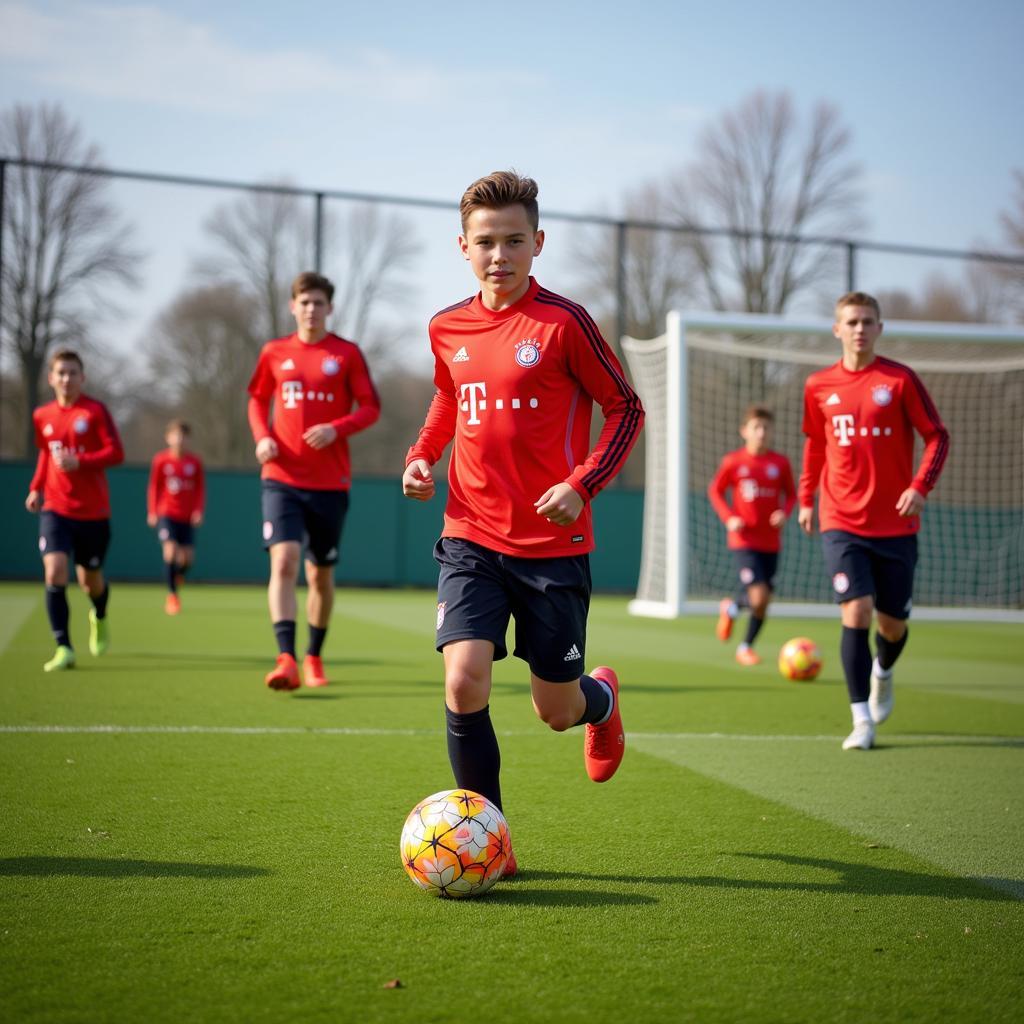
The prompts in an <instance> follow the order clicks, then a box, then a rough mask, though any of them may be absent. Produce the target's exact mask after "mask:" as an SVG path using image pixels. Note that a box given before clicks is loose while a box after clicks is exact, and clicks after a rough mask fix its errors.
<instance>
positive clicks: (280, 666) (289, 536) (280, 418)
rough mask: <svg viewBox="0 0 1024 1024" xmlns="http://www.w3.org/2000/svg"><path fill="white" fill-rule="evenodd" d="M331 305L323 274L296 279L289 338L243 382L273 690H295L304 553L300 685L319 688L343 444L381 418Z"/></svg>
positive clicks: (340, 514)
mask: <svg viewBox="0 0 1024 1024" xmlns="http://www.w3.org/2000/svg"><path fill="white" fill-rule="evenodd" d="M333 299H334V285H333V284H332V283H331V282H330V281H329V280H328V279H327V278H326V277H322V276H321V275H320V274H315V273H311V272H307V273H304V274H299V276H298V277H297V278H296V279H295V281H294V282H293V283H292V297H291V304H290V307H289V308H290V309H291V313H292V316H293V317H294V318H295V327H296V330H295V333H294V334H291V335H289V336H288V337H286V338H278V339H276V340H275V341H269V342H267V344H266V345H264V346H263V350H262V351H261V352H260V356H259V360H258V362H257V363H256V369H255V371H254V372H253V375H252V379H251V380H250V381H249V395H250V399H249V426H250V427H251V428H252V435H253V438H254V440H255V441H256V458H257V460H258V461H259V463H260V465H261V466H262V467H263V469H262V472H261V477H262V481H263V483H262V507H263V540H264V546H265V547H266V549H267V550H268V552H269V553H270V584H269V587H268V591H267V596H268V602H269V605H270V619H271V622H272V623H273V626H274V635H275V637H276V638H277V646H278V651H279V654H278V657H277V664H276V665H275V666H274V668H273V669H272V670H271V671H270V672H269V673H268V674H267V677H266V684H267V686H269V687H270V688H271V689H274V690H294V689H297V688H298V687H299V686H300V685H301V683H300V679H299V669H298V665H297V664H296V661H295V619H296V614H297V603H296V596H295V587H296V582H297V580H298V574H299V561H300V556H302V555H303V551H304V554H305V569H306V582H307V584H308V585H309V594H308V597H307V600H306V620H307V622H308V623H309V645H308V647H307V648H306V656H305V658H304V659H303V664H302V672H303V679H304V680H305V683H306V685H307V686H326V685H327V682H328V680H327V677H326V676H325V675H324V667H323V662H322V660H321V649H322V647H323V642H324V638H325V637H326V635H327V624H328V622H329V621H330V617H331V610H332V608H333V607H334V566H335V564H336V563H337V561H338V545H339V544H340V542H341V528H342V525H343V523H344V520H345V513H346V511H347V510H348V499H349V495H348V492H349V487H350V486H351V469H350V462H349V449H348V438H349V436H350V435H352V434H355V433H357V432H358V431H360V430H365V429H366V428H367V427H369V426H371V425H372V424H373V423H376V422H377V419H378V418H379V417H380V399H379V398H378V397H377V390H376V388H375V387H374V386H373V381H372V379H371V378H370V371H369V368H368V367H367V365H366V360H365V359H364V358H363V354H362V352H361V351H360V349H359V346H358V345H355V344H353V343H352V342H351V341H346V340H345V339H344V338H339V337H338V336H337V335H336V334H331V333H330V332H329V331H328V330H327V318H328V317H329V316H330V314H331V312H332V311H333V309H334V307H333V305H332V302H333ZM271 403H273V423H272V424H271V418H270V411H271ZM353 406H355V408H353Z"/></svg>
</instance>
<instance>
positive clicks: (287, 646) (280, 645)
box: [274, 619, 295, 658]
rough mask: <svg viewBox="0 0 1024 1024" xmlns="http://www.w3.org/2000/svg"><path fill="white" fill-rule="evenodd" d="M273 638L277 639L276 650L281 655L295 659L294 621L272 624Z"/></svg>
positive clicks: (283, 620) (287, 620) (285, 620)
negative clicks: (288, 655) (287, 655)
mask: <svg viewBox="0 0 1024 1024" xmlns="http://www.w3.org/2000/svg"><path fill="white" fill-rule="evenodd" d="M274 636H275V637H276V638H277V649H278V650H279V651H280V652H281V653H282V654H290V655H291V656H292V657H293V658H294V657H295V620H294V619H282V620H281V621H280V622H275V623H274Z"/></svg>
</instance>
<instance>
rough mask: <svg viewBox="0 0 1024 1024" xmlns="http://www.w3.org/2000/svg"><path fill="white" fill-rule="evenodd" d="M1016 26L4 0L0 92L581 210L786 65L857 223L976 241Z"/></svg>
mask: <svg viewBox="0 0 1024 1024" xmlns="http://www.w3.org/2000/svg"><path fill="white" fill-rule="evenodd" d="M1022 42H1024V3H1021V2H1020V0H976V2H974V3H970V4H968V3H964V2H956V3H954V2H950V0H936V2H932V3H930V4H927V5H925V4H922V3H920V2H907V0H890V2H888V3H878V2H874V0H866V2H862V3H859V4H857V5H851V4H849V3H833V2H831V0H817V2H804V0H798V2H791V3H787V2H784V0H783V2H778V3H775V4H765V3H763V2H759V3H739V2H732V0H719V2H717V3H713V4H712V3H700V4H697V3H690V2H682V0H675V2H671V3H669V2H665V3H663V2H660V0H659V2H647V3H645V2H642V0H638V2H634V3H632V4H624V3H607V2H604V0H597V2H590V3H576V2H566V3H559V2H557V0H549V2H547V3H537V2H534V0H525V2H519V3H515V4H507V3H506V4H492V5H487V4H469V3H455V2H452V3H447V2H444V0H435V2H434V3H432V4H424V3H417V4H410V3H390V4H387V3H378V4H373V3H366V2H360V3H358V4H357V3H352V2H344V3H338V4H333V5H328V4H324V5H308V6H307V5H283V4H263V3H246V4H242V3H235V2H221V3H217V4H210V3H208V2H203V3H200V2H196V0H178V2H175V3H173V4H171V3H167V2H161V0H151V2H149V3H147V4H144V5H143V4H133V3H111V2H108V3H72V2H62V0H52V2H51V0H32V2H28V0H0V97H2V101H3V105H6V104H8V103H10V102H12V101H23V102H32V101H37V100H42V99H46V100H59V101H60V102H61V103H63V104H64V105H65V107H66V108H67V109H68V110H69V112H70V113H71V114H72V115H73V116H74V117H75V118H76V119H78V120H79V121H80V122H81V124H82V126H83V127H84V129H85V132H86V134H87V136H88V137H90V138H91V139H92V140H94V141H96V142H97V143H98V144H99V145H100V146H101V148H102V151H103V154H104V156H105V158H106V161H107V162H108V163H109V164H110V165H112V166H115V167H125V168H133V169H142V170H162V171H171V172H179V173H187V174H199V175H211V176H223V177H230V178H235V179H253V180H258V179H266V178H268V177H277V176H281V175H284V176H287V177H288V178H290V179H292V180H294V181H295V182H297V183H299V184H302V185H308V186H315V187H323V188H341V189H353V190H366V191H385V192H396V193H404V194H410V195H417V196H424V197H431V198H441V199H456V198H457V197H458V195H459V194H460V193H461V191H462V189H463V188H464V187H465V185H466V184H468V182H469V181H471V180H472V179H473V178H475V177H477V176H478V175H479V174H482V173H486V172H488V171H490V170H492V169H494V168H497V167H504V166H510V165H511V166H516V167H517V168H519V169H521V170H523V171H526V172H528V173H530V174H532V175H533V176H534V177H536V178H537V179H538V180H539V182H540V184H541V201H542V210H543V207H544V206H545V205H546V206H547V207H548V208H550V209H558V210H565V211H574V212H587V211H595V210H605V211H615V210H616V207H617V203H618V200H619V199H620V197H621V195H622V193H623V192H624V190H626V189H628V188H630V187H632V186H636V185H639V184H641V183H643V182H644V181H646V180H649V179H652V178H659V177H663V176H664V175H665V174H666V173H668V172H669V171H671V170H672V169H673V168H674V167H678V166H680V165H682V164H684V163H686V162H687V161H688V160H689V159H690V158H691V157H692V155H693V151H694V141H695V139H696V137H697V135H698V134H699V131H700V129H701V127H702V126H703V125H704V124H706V123H707V122H708V121H709V119H712V118H714V117H715V116H716V115H717V114H719V113H720V112H722V111H723V110H725V109H727V108H730V107H734V106H735V105H736V104H737V103H738V102H739V101H740V100H741V99H742V98H743V97H745V96H746V95H748V94H749V93H751V92H752V91H753V90H755V89H758V88H765V89H770V90H778V89H787V90H789V91H791V92H792V93H793V95H794V97H795V98H796V100H797V102H798V105H799V108H800V109H801V110H803V111H806V110H808V109H809V108H810V106H811V105H812V104H813V103H815V102H816V101H818V100H826V101H828V102H830V103H832V104H834V105H835V106H837V107H838V108H839V110H840V112H841V114H842V117H843V118H844V120H845V122H846V123H847V124H848V125H849V126H850V127H851V128H852V131H853V155H854V156H855V157H856V159H857V160H858V161H859V162H860V163H861V164H862V165H863V167H864V169H865V172H866V175H865V185H866V199H867V201H866V204H865V212H866V219H867V224H866V228H865V230H864V232H863V237H865V238H872V239H880V240H886V241H902V242H912V243H917V244H926V245H937V246H944V247H954V248H959V247H969V246H972V245H974V244H977V243H979V242H982V241H983V240H988V241H989V242H990V243H995V242H996V241H997V239H998V213H999V211H1000V210H1001V209H1004V208H1006V207H1007V206H1008V205H1009V201H1010V196H1011V192H1012V178H1011V171H1012V169H1013V168H1014V167H1019V168H1024V101H1022V97H1024V60H1022V59H1021V55H1020V47H1021V44H1022ZM445 230H447V227H446V228H445ZM453 233H454V230H453ZM549 244H550V240H549ZM157 265H159V262H158V264H157ZM167 266H170V263H167ZM164 276H167V274H165V275H164ZM466 284H467V285H469V284H470V282H469V281H467V282H466ZM462 290H463V291H465V292H468V291H469V290H470V288H469V287H464V288H463V289H462ZM456 297H457V296H456ZM451 298H452V296H450V295H448V294H444V295H437V296H430V297H429V299H425V300H424V301H425V302H426V304H427V305H428V306H431V307H433V308H437V307H439V306H441V305H444V304H445V303H446V302H447V301H450V299H451ZM435 299H436V301H435Z"/></svg>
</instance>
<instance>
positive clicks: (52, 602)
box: [46, 584, 71, 647]
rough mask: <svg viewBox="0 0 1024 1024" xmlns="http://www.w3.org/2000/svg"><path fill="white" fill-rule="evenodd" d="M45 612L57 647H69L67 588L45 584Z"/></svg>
mask: <svg viewBox="0 0 1024 1024" xmlns="http://www.w3.org/2000/svg"><path fill="white" fill-rule="evenodd" d="M46 614H47V615H48V616H49V617H50V629H52V630H53V637H54V639H55V640H56V641H57V646H58V647H62V646H63V647H70V646H71V635H70V634H69V633H68V619H69V617H70V612H69V610H68V588H67V587H57V586H50V585H49V584H47V586H46Z"/></svg>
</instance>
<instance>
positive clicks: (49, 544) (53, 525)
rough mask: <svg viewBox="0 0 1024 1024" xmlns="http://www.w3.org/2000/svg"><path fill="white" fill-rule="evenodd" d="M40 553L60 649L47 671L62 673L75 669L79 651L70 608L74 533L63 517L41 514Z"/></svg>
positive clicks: (48, 611)
mask: <svg viewBox="0 0 1024 1024" xmlns="http://www.w3.org/2000/svg"><path fill="white" fill-rule="evenodd" d="M39 550H40V551H41V552H42V555H43V584H44V586H45V587H46V614H47V617H48V618H49V620H50V629H51V630H52V632H53V637H54V640H55V641H56V642H57V649H56V651H55V652H54V654H53V657H52V658H50V660H49V661H47V662H46V664H45V665H43V670H44V671H46V672H59V671H61V670H63V669H68V668H73V667H74V664H75V652H74V648H73V647H72V646H71V633H70V629H69V619H70V611H69V608H68V593H67V590H68V555H69V553H70V551H71V538H70V534H69V533H68V532H67V530H66V529H64V525H63V524H62V522H61V517H60V516H57V515H56V514H55V513H53V512H42V513H40V519H39Z"/></svg>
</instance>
